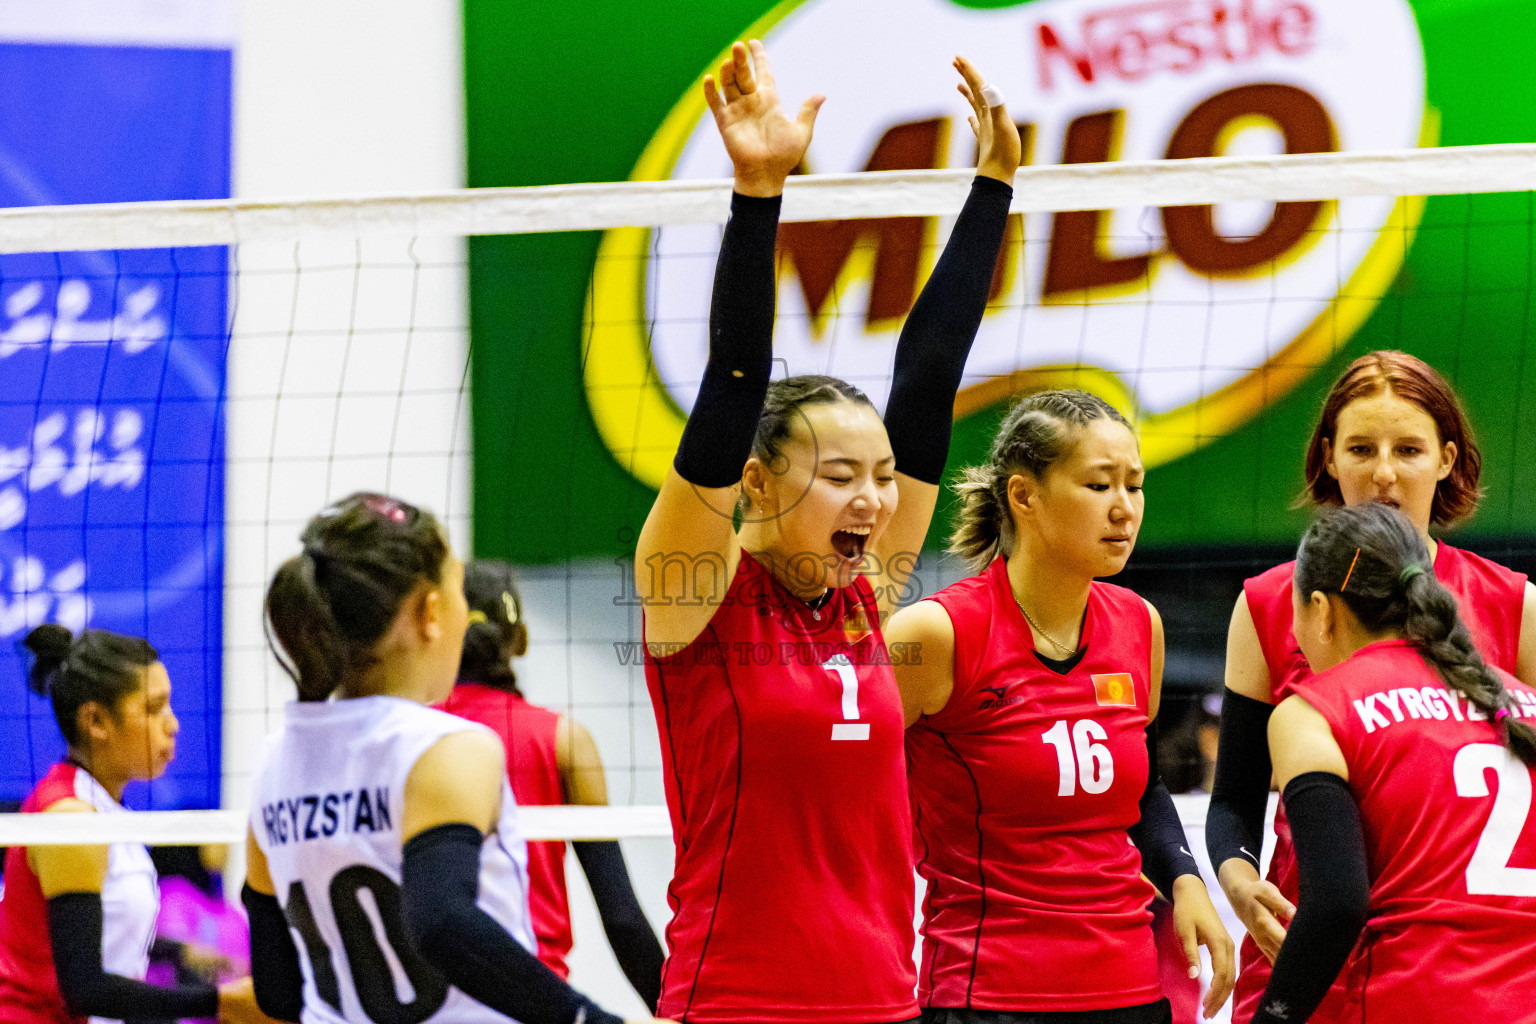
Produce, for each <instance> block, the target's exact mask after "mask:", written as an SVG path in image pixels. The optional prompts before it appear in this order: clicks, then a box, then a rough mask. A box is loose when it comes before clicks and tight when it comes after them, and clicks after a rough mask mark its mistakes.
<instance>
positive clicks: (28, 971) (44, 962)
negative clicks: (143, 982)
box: [0, 762, 160, 1024]
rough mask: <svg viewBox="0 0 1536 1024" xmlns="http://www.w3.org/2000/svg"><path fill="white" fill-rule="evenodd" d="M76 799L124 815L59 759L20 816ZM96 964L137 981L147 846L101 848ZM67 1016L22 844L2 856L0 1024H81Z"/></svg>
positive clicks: (147, 923)
mask: <svg viewBox="0 0 1536 1024" xmlns="http://www.w3.org/2000/svg"><path fill="white" fill-rule="evenodd" d="M68 799H75V800H80V801H83V802H84V803H88V804H90V805H91V806H92V807H95V808H96V810H97V811H98V812H99V813H123V812H124V808H123V807H122V805H121V804H119V803H118V802H117V801H116V800H114V799H112V797H111V795H110V794H108V793H107V791H106V790H105V789H103V788H102V787H101V785H100V784H99V783H98V782H97V781H96V780H95V779H93V778H92V777H91V776H90V774H89V773H87V772H86V771H85V770H84V769H82V768H79V767H77V766H75V765H73V764H69V763H67V762H60V763H59V764H56V765H54V766H53V767H52V768H50V769H49V770H48V774H47V775H44V776H43V778H42V780H41V781H40V782H38V784H37V786H36V788H34V789H33V790H32V792H31V794H29V795H28V796H27V799H26V800H25V801H23V802H22V805H21V811H22V813H23V814H33V813H41V812H43V811H46V810H47V809H48V808H50V807H52V806H53V805H54V804H56V803H58V802H59V801H61V800H68ZM101 908H102V932H101V957H102V968H103V969H104V970H106V971H107V972H109V973H112V974H118V975H122V976H123V977H127V978H134V979H142V978H143V977H144V975H145V972H146V970H147V968H148V967H149V946H150V943H151V941H153V939H154V937H155V918H156V916H157V915H158V913H159V910H160V889H159V885H158V884H157V879H156V876H155V867H154V863H153V862H152V861H151V860H150V859H149V851H148V850H147V849H145V847H144V846H143V845H141V844H138V843H113V844H112V845H111V846H109V847H108V849H107V875H106V878H104V879H103V880H102V886H101ZM85 1021H86V1018H85V1017H76V1016H72V1015H71V1014H70V1012H69V1010H68V1009H67V1008H66V1007H65V1005H64V997H63V996H62V995H60V994H59V978H58V974H57V972H56V971H55V970H54V966H53V946H52V944H51V942H50V940H49V936H48V902H47V900H46V899H44V898H43V888H42V885H41V883H40V882H39V881H38V878H37V874H36V873H35V872H34V871H33V870H32V865H31V864H29V863H28V862H27V849H26V847H24V846H13V847H11V848H10V849H9V850H7V851H6V854H5V877H4V880H3V885H0V1024H85Z"/></svg>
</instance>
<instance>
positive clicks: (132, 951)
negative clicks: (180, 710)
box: [0, 623, 258, 1024]
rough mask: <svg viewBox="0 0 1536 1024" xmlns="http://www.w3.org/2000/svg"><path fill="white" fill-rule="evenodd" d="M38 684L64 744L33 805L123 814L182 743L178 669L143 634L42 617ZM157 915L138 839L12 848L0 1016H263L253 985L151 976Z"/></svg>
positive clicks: (32, 637)
mask: <svg viewBox="0 0 1536 1024" xmlns="http://www.w3.org/2000/svg"><path fill="white" fill-rule="evenodd" d="M26 646H27V648H28V650H30V651H31V652H32V655H33V661H32V665H31V670H30V672H29V681H30V683H31V685H32V688H33V689H34V690H35V691H37V692H38V693H39V694H41V695H44V696H47V697H48V698H49V699H50V702H51V703H52V704H53V713H54V718H55V719H56V720H57V721H58V723H59V729H60V731H61V732H62V733H63V734H64V740H65V742H66V743H67V744H68V754H67V755H66V757H65V759H64V760H62V761H60V762H59V763H58V764H56V765H54V766H53V767H52V768H50V769H49V770H48V773H47V774H46V775H44V776H43V778H42V779H41V780H40V781H39V782H38V783H37V786H36V788H34V789H33V790H32V793H31V795H30V796H28V797H27V799H26V802H25V803H23V804H22V806H21V809H22V811H23V812H26V813H36V814H60V813H85V814H122V813H125V809H124V807H123V805H122V804H121V803H120V800H121V798H122V793H123V788H124V787H125V786H126V785H127V784H128V783H129V782H131V781H134V780H143V779H153V778H156V777H158V776H159V775H160V774H161V773H162V772H164V771H165V769H166V767H167V766H168V765H169V764H170V761H171V758H172V757H173V756H175V753H176V732H177V724H176V715H175V713H174V712H172V711H171V680H170V676H169V675H167V674H166V671H165V666H164V665H163V664H161V663H160V656H159V654H158V653H157V652H156V651H155V649H154V648H153V647H151V646H150V645H149V643H147V642H146V641H145V640H143V639H141V638H139V637H133V636H123V635H121V634H118V633H111V632H108V631H106V630H102V629H88V630H86V631H85V632H83V633H82V634H81V635H80V636H79V637H74V636H71V634H70V632H69V630H68V629H66V628H64V627H63V626H60V625H56V624H53V623H46V624H44V625H41V626H38V627H37V628H36V629H34V630H32V631H31V632H30V633H29V634H28V635H27V639H26ZM159 912H160V889H159V886H158V884H157V879H156V876H155V866H154V864H153V863H152V862H151V861H150V859H149V851H148V850H146V849H145V848H144V845H143V844H142V843H111V844H101V845H95V846H91V845H85V846H81V845H73V846H33V847H12V848H11V849H10V850H9V851H8V852H7V854H6V864H5V886H4V895H3V896H0V1024H80V1022H81V1021H82V1020H83V1018H85V1017H86V1016H93V1017H95V1018H98V1019H100V1020H103V1021H111V1020H122V1019H124V1018H127V1019H130V1020H142V1019H165V1018H173V1017H209V1016H213V1015H214V1014H215V1013H217V1014H218V1015H219V1016H220V1017H221V1018H222V1019H223V1020H224V1021H226V1022H229V1021H240V1020H254V1019H256V1017H257V1016H258V1015H257V1014H256V1006H255V1002H254V1001H253V999H252V996H251V992H250V983H249V981H246V982H244V983H233V984H230V985H226V986H225V987H224V988H223V989H216V988H214V986H212V985H207V984H193V985H179V986H174V987H169V988H165V987H158V986H155V985H148V984H145V983H144V980H143V979H144V975H145V971H146V969H147V968H148V966H149V947H150V942H151V941H152V940H153V939H154V937H155V918H156V915H158V914H159Z"/></svg>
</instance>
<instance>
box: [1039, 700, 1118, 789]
mask: <svg viewBox="0 0 1536 1024" xmlns="http://www.w3.org/2000/svg"><path fill="white" fill-rule="evenodd" d="M1040 738H1041V739H1042V740H1044V741H1045V742H1046V743H1049V744H1050V745H1051V746H1053V747H1055V748H1056V766H1057V767H1058V768H1059V769H1061V779H1060V781H1059V783H1058V784H1057V786H1056V795H1057V796H1072V795H1073V794H1075V793H1076V792H1077V787H1078V786H1079V785H1081V786H1082V787H1083V792H1084V793H1092V794H1098V793H1104V792H1107V791H1108V790H1109V787H1110V786H1112V785H1114V782H1115V759H1114V757H1112V756H1111V755H1110V752H1109V747H1107V746H1105V745H1104V744H1103V743H1100V742H1097V741H1099V740H1107V739H1109V733H1107V732H1105V731H1104V727H1103V726H1102V725H1100V724H1099V723H1098V722H1095V721H1094V720H1093V719H1091V718H1084V719H1081V720H1079V721H1078V722H1077V723H1076V724H1075V725H1073V726H1072V731H1071V733H1070V734H1069V733H1068V732H1067V720H1066V719H1062V720H1061V721H1059V722H1057V723H1056V724H1055V725H1053V726H1051V727H1050V728H1049V729H1047V730H1045V735H1043V736H1041V737H1040ZM1074 753H1075V754H1076V756H1075V757H1074V756H1073V754H1074Z"/></svg>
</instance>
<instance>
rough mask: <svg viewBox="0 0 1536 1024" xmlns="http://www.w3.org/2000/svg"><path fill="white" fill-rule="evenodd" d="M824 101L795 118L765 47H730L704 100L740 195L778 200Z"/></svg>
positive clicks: (808, 104)
mask: <svg viewBox="0 0 1536 1024" xmlns="http://www.w3.org/2000/svg"><path fill="white" fill-rule="evenodd" d="M825 100H826V97H825V96H821V95H816V96H812V97H811V98H810V99H808V100H806V101H805V102H804V103H803V104H801V106H800V112H799V114H797V115H796V116H795V117H793V118H791V117H790V116H789V115H788V114H786V113H785V112H784V107H783V105H782V104H781V103H780V102H779V91H778V89H777V88H776V87H775V85H774V81H773V68H772V67H771V66H770V65H769V63H768V54H767V51H765V50H764V49H763V44H762V43H760V42H759V41H758V40H756V39H754V40H752V41H751V43H750V48H749V46H748V45H744V44H742V43H739V42H738V43H733V44H731V57H730V59H729V60H727V61H725V62H723V63H722V64H721V65H720V75H719V78H718V80H717V79H716V77H715V76H713V75H705V76H704V101H705V102H706V103H708V104H709V110H710V113H712V114H714V115H715V126H716V127H717V128H719V129H720V138H721V139H722V140H723V141H724V142H725V151H726V152H727V153H729V154H730V157H731V163H732V164H733V165H734V166H735V168H736V191H737V192H740V193H741V194H742V195H748V196H776V195H778V194H779V193H781V192H783V191H784V179H785V178H787V177H789V175H790V172H791V171H793V170H794V169H795V168H796V167H797V166H799V164H800V161H801V160H802V159H803V158H804V157H805V151H806V148H807V147H809V146H810V144H811V130H812V129H813V128H814V127H815V125H816V112H817V111H818V110H820V109H821V105H822V103H823V102H824V101H825ZM1014 137H1015V139H1017V137H1018V133H1017V132H1015V133H1014ZM1015 148H1017V145H1015ZM1014 163H1015V164H1017V163H1018V161H1017V159H1015V161H1014Z"/></svg>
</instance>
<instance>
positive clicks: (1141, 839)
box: [1130, 721, 1200, 900]
mask: <svg viewBox="0 0 1536 1024" xmlns="http://www.w3.org/2000/svg"><path fill="white" fill-rule="evenodd" d="M1130 835H1131V842H1133V843H1135V844H1136V849H1138V850H1140V851H1141V870H1142V873H1143V874H1145V875H1146V876H1147V878H1148V879H1150V880H1151V882H1152V884H1153V885H1155V886H1157V891H1158V892H1160V893H1162V894H1163V896H1164V898H1166V899H1168V900H1172V899H1173V882H1174V879H1176V878H1178V877H1179V876H1180V875H1194V876H1195V877H1196V878H1198V877H1200V865H1199V863H1198V862H1197V861H1196V860H1195V855H1194V854H1192V853H1190V852H1189V839H1188V837H1186V836H1185V835H1184V825H1183V823H1182V822H1180V821H1179V809H1178V808H1177V807H1175V806H1174V805H1173V794H1171V793H1169V792H1168V787H1167V786H1166V785H1164V784H1163V776H1162V773H1161V772H1159V771H1158V768H1157V722H1155V721H1152V722H1148V723H1147V788H1146V789H1145V790H1143V791H1142V794H1141V820H1140V821H1138V822H1136V824H1134V825H1132V826H1131V828H1130Z"/></svg>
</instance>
